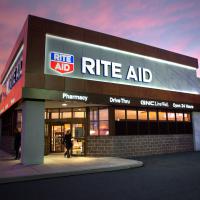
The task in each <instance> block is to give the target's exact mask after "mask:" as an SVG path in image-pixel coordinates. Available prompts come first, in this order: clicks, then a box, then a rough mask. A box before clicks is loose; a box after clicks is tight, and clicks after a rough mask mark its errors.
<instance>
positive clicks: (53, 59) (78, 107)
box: [0, 16, 200, 164]
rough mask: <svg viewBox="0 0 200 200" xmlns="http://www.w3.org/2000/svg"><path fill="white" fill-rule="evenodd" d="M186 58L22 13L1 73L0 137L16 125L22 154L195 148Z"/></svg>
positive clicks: (194, 86) (195, 83) (191, 63)
mask: <svg viewBox="0 0 200 200" xmlns="http://www.w3.org/2000/svg"><path fill="white" fill-rule="evenodd" d="M197 68H198V61H197V60H196V59H194V58H191V57H187V56H184V55H180V54H176V53H173V52H169V51H165V50H162V49H158V48H155V47H151V46H147V45H143V44H139V43H135V42H131V41H128V40H124V39H121V38H117V37H113V36H110V35H106V34H102V33H97V32H93V31H90V30H86V29H82V28H78V27H74V26H70V25H66V24H62V23H58V22H54V21H50V20H46V19H41V18H38V17H34V16H29V17H28V19H27V21H26V23H25V25H24V27H23V29H22V32H21V34H20V36H19V38H18V40H17V42H16V45H15V47H14V49H13V51H12V54H11V56H10V58H9V60H8V63H7V66H6V67H5V71H4V73H3V75H2V78H1V84H2V94H1V104H0V111H1V146H2V148H4V149H7V150H8V151H9V150H10V149H11V146H12V141H13V137H14V135H13V129H14V128H15V127H18V128H20V129H21V130H22V158H21V160H22V163H24V164H37V163H43V157H44V154H45V155H47V154H49V153H54V152H63V151H64V147H63V145H62V137H63V134H64V132H65V131H66V130H71V131H72V135H73V155H74V156H75V155H77V156H121V157H129V156H136V155H147V154H161V153H172V152H184V151H193V150H199V148H200V145H199V141H200V139H199V134H198V131H199V130H198V124H199V123H200V113H199V109H200V107H199V102H200V96H199V94H200V80H199V79H198V78H197V77H196V69H197Z"/></svg>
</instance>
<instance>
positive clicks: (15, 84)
mask: <svg viewBox="0 0 200 200" xmlns="http://www.w3.org/2000/svg"><path fill="white" fill-rule="evenodd" d="M22 53H23V46H22V47H21V48H20V50H19V52H18V53H17V55H16V57H15V59H14V61H13V63H12V64H11V66H10V68H9V70H8V72H7V74H6V76H5V77H4V80H3V81H2V85H1V95H0V114H2V113H3V112H5V111H6V110H7V109H8V108H10V107H11V106H12V105H13V104H14V103H16V102H17V101H18V100H19V99H21V97H22V87H23V84H24V82H23V79H22V75H23V74H22V70H23V69H22V64H23V57H22Z"/></svg>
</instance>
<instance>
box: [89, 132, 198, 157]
mask: <svg viewBox="0 0 200 200" xmlns="http://www.w3.org/2000/svg"><path fill="white" fill-rule="evenodd" d="M86 149H87V150H86V151H87V152H86V155H87V156H119V157H132V156H143V155H153V154H164V153H175V152H188V151H193V150H194V145H193V135H192V134H190V135H189V134H180V135H134V136H104V137H103V136H101V137H87V148H86Z"/></svg>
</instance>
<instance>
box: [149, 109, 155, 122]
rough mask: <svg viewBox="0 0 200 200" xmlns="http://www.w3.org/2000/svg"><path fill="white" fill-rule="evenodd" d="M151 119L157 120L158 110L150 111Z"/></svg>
mask: <svg viewBox="0 0 200 200" xmlns="http://www.w3.org/2000/svg"><path fill="white" fill-rule="evenodd" d="M149 120H151V121H156V120H157V112H156V111H149Z"/></svg>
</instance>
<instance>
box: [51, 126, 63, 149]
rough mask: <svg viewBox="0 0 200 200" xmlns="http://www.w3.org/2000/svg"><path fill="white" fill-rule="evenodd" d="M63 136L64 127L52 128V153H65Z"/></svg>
mask: <svg viewBox="0 0 200 200" xmlns="http://www.w3.org/2000/svg"><path fill="white" fill-rule="evenodd" d="M63 134H64V132H63V126H62V125H52V126H51V152H63V151H64V146H63V144H62V138H63Z"/></svg>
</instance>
